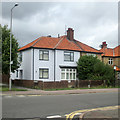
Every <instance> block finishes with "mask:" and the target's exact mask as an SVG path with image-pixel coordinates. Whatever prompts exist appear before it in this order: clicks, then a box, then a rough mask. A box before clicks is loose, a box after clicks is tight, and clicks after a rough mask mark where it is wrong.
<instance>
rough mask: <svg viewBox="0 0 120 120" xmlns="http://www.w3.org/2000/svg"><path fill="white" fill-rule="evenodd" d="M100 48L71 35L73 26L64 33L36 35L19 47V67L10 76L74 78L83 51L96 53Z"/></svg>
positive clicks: (24, 78)
mask: <svg viewBox="0 0 120 120" xmlns="http://www.w3.org/2000/svg"><path fill="white" fill-rule="evenodd" d="M101 54H102V52H101V51H99V50H97V49H94V48H92V47H90V46H88V45H86V44H84V43H81V42H80V41H78V40H75V39H74V30H73V29H72V28H68V30H67V35H64V36H58V37H56V38H55V37H51V36H50V35H49V36H47V37H39V38H38V39H36V40H34V41H32V42H31V43H29V44H27V45H25V46H24V47H22V48H20V49H19V56H20V62H21V64H20V67H19V68H18V69H17V70H16V71H15V73H13V74H12V79H13V80H14V79H18V80H26V81H27V80H29V81H30V80H33V81H35V82H37V81H44V82H46V81H47V82H54V81H65V80H67V81H68V82H70V81H72V80H77V77H76V75H77V64H76V62H77V61H78V59H79V58H80V56H82V55H93V56H97V57H98V58H99V59H100V60H102V58H101Z"/></svg>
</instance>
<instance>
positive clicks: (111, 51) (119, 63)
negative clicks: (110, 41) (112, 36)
mask: <svg viewBox="0 0 120 120" xmlns="http://www.w3.org/2000/svg"><path fill="white" fill-rule="evenodd" d="M100 51H101V52H103V54H102V61H103V62H104V63H106V64H109V65H111V66H113V67H114V66H116V67H114V68H115V71H116V72H117V76H118V77H119V76H120V45H118V46H117V47H115V48H108V47H107V44H106V42H103V43H102V46H101V49H100Z"/></svg>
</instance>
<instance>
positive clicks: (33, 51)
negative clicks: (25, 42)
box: [33, 48, 34, 80]
mask: <svg viewBox="0 0 120 120" xmlns="http://www.w3.org/2000/svg"><path fill="white" fill-rule="evenodd" d="M33 80H34V48H33Z"/></svg>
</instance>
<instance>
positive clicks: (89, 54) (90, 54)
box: [86, 53, 96, 57]
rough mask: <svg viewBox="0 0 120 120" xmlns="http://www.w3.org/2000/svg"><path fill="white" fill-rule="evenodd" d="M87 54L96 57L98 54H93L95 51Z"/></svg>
mask: <svg viewBox="0 0 120 120" xmlns="http://www.w3.org/2000/svg"><path fill="white" fill-rule="evenodd" d="M86 55H87V56H93V57H96V54H93V53H87V54H86Z"/></svg>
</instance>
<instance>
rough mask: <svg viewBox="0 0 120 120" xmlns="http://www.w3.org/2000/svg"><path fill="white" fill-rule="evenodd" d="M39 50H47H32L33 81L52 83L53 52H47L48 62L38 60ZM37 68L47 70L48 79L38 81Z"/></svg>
mask: <svg viewBox="0 0 120 120" xmlns="http://www.w3.org/2000/svg"><path fill="white" fill-rule="evenodd" d="M39 50H47V49H34V80H42V81H53V80H54V51H53V50H49V49H48V51H49V60H48V61H45V60H39ZM39 68H48V69H49V78H48V79H39Z"/></svg>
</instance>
